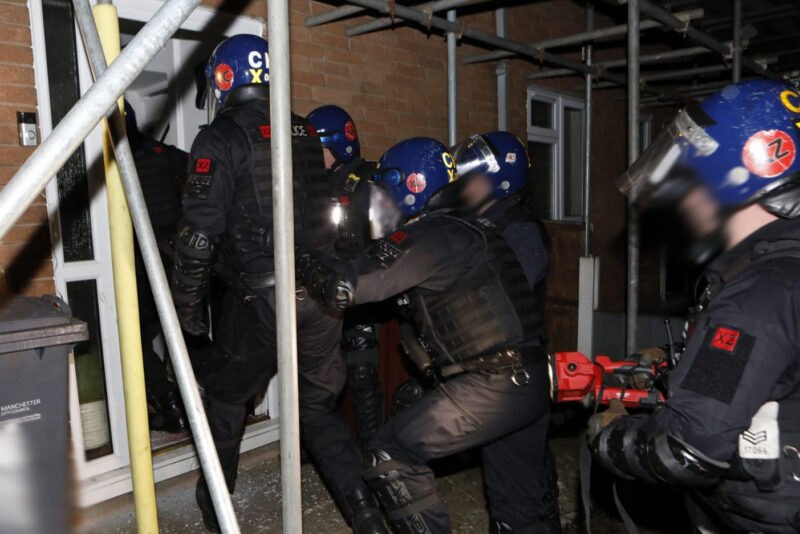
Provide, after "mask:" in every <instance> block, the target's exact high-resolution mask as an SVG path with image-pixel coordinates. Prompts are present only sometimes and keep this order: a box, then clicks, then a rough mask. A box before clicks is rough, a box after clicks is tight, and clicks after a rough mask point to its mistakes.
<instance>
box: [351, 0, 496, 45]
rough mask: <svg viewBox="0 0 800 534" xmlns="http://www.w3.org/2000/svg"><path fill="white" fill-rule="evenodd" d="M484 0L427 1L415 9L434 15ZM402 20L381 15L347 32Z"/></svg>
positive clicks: (362, 31)
mask: <svg viewBox="0 0 800 534" xmlns="http://www.w3.org/2000/svg"><path fill="white" fill-rule="evenodd" d="M484 1H485V0H438V1H437V2H427V3H425V4H419V5H416V6H414V9H420V10H422V11H423V12H425V13H429V14H431V15H432V14H434V13H436V12H438V11H447V10H450V9H454V8H457V7H462V6H467V5H469V4H478V3H481V2H484ZM448 20H450V19H448ZM401 22H404V20H403V19H401V18H399V17H394V18H392V17H379V18H376V19H374V20H371V21H369V22H365V23H363V24H359V25H357V26H353V27H352V28H348V29H347V32H346V33H347V36H348V37H355V36H356V35H361V34H364V33H369V32H374V31H378V30H382V29H384V28H388V27H389V26H394V25H395V24H399V23H401Z"/></svg>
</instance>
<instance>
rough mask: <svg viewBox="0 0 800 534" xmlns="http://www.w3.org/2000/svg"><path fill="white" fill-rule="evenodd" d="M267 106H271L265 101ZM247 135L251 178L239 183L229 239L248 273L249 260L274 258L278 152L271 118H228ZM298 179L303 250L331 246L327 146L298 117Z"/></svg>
mask: <svg viewBox="0 0 800 534" xmlns="http://www.w3.org/2000/svg"><path fill="white" fill-rule="evenodd" d="M265 106H266V103H265ZM223 117H226V118H229V119H230V120H232V121H233V122H234V123H236V125H237V126H239V127H240V128H241V129H242V130H243V131H244V133H245V134H246V136H247V139H248V141H249V143H250V149H251V153H252V157H251V158H250V160H251V170H250V173H249V176H248V177H243V179H240V181H237V183H236V192H235V198H234V207H233V210H232V212H231V215H230V218H229V222H228V235H229V237H230V238H231V239H230V240H229V241H230V242H232V243H233V245H234V249H235V255H236V257H237V258H236V259H237V262H238V263H239V264H240V267H241V269H244V270H247V263H248V256H249V255H251V254H253V253H257V254H262V255H265V256H269V257H272V255H273V240H272V154H271V137H272V133H271V128H270V124H269V117H268V115H267V114H266V113H264V114H250V115H247V114H243V113H235V112H234V113H230V114H226V115H223ZM292 175H293V184H294V235H295V242H296V243H297V244H298V245H299V246H301V247H307V248H316V247H319V246H321V245H323V244H326V243H331V242H332V241H333V237H334V226H333V224H332V222H331V219H330V191H329V186H328V179H327V176H326V174H325V164H324V160H323V156H322V145H321V144H320V141H319V138H318V136H317V133H316V132H315V131H314V130H313V128H310V127H309V126H308V124H307V123H306V121H305V120H304V119H303V118H301V117H299V116H298V115H295V114H292Z"/></svg>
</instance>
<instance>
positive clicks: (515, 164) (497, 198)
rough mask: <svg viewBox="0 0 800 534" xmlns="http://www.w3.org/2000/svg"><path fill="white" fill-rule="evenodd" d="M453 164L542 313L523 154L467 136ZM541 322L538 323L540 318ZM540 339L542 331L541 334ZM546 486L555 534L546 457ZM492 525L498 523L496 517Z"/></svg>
mask: <svg viewBox="0 0 800 534" xmlns="http://www.w3.org/2000/svg"><path fill="white" fill-rule="evenodd" d="M451 151H452V153H453V157H454V158H455V160H456V168H457V170H458V180H459V185H460V187H461V200H462V203H463V205H464V207H465V208H466V209H467V212H468V214H469V215H471V216H472V217H479V218H481V219H485V220H488V221H489V222H490V223H491V224H492V225H494V227H495V228H496V230H497V231H498V232H499V233H500V234H501V235H502V237H503V239H504V240H505V241H506V243H507V244H508V246H509V247H511V249H512V250H513V251H514V255H515V256H516V259H517V261H519V263H520V265H521V266H522V269H523V271H524V272H525V279H526V280H525V282H526V283H527V285H528V287H529V288H530V289H531V290H533V292H534V293H535V294H536V297H537V299H536V308H537V309H536V313H538V314H540V315H541V314H542V312H543V308H544V299H545V292H546V285H545V282H546V278H547V270H548V264H549V254H548V244H549V238H548V234H547V229H546V228H545V227H544V224H542V222H541V221H540V220H539V219H537V218H536V217H534V216H533V214H532V213H531V212H530V211H529V210H528V208H527V206H526V204H525V201H524V199H523V197H522V195H523V193H524V192H525V190H526V187H527V185H528V178H529V171H530V160H529V158H528V151H527V150H525V146H524V145H523V144H522V143H521V142H520V140H519V139H517V137H516V136H515V135H514V134H512V133H510V132H489V133H486V134H482V135H478V134H475V135H472V136H470V137H469V138H468V139H466V140H465V141H463V142H462V143H459V144H458V145H456V146H455V147H453V148H451ZM540 321H541V319H540ZM541 337H544V331H542V333H541ZM546 460H547V484H546V486H545V488H544V496H543V497H542V501H543V502H544V505H545V510H546V520H547V526H548V527H549V528H550V530H551V532H560V530H561V522H560V514H559V509H558V474H557V472H556V468H555V459H554V458H553V456H552V454H551V453H550V452H549V451H548V453H547V458H546ZM494 520H495V521H502V518H496V519H494Z"/></svg>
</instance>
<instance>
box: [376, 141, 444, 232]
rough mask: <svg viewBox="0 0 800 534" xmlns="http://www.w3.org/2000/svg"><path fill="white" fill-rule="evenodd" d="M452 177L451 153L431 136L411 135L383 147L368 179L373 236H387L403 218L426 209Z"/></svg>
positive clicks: (405, 218)
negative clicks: (370, 177)
mask: <svg viewBox="0 0 800 534" xmlns="http://www.w3.org/2000/svg"><path fill="white" fill-rule="evenodd" d="M456 176H457V174H456V164H455V161H454V160H453V156H452V155H451V154H450V152H449V151H448V150H447V147H446V146H444V145H443V144H442V143H440V142H439V141H437V140H435V139H431V138H428V137H412V138H411V139H406V140H405V141H402V142H400V143H398V144H396V145H394V146H393V147H392V148H390V149H389V150H387V151H386V153H385V154H384V155H383V156H381V159H380V161H379V162H378V167H377V169H376V171H375V174H374V175H373V178H372V180H371V182H370V209H369V218H370V224H371V227H372V236H373V238H377V237H383V236H386V235H388V234H389V233H391V232H392V231H394V230H396V229H397V228H398V227H399V226H400V225H401V224H402V222H403V221H404V220H407V219H408V218H410V217H413V216H414V215H417V214H419V213H420V212H422V211H423V210H424V209H426V208H430V207H431V206H430V204H431V202H432V201H433V200H434V199H435V198H436V196H437V194H438V193H440V192H441V191H442V188H444V187H445V186H446V185H447V184H449V183H451V182H454V181H455V180H456Z"/></svg>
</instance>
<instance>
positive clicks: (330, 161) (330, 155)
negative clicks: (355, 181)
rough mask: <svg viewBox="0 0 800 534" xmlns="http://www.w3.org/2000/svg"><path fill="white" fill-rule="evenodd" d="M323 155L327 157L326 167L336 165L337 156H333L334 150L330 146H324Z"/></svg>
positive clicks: (329, 167) (330, 167)
mask: <svg viewBox="0 0 800 534" xmlns="http://www.w3.org/2000/svg"><path fill="white" fill-rule="evenodd" d="M322 155H323V156H324V157H325V168H326V169H332V168H333V166H334V165H336V158H335V157H334V156H333V152H331V149H330V148H328V147H323V148H322Z"/></svg>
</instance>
